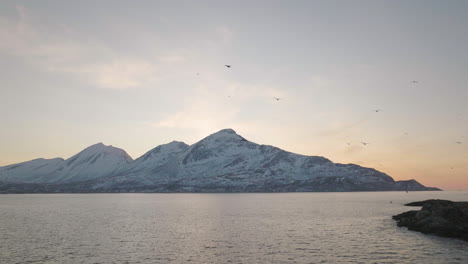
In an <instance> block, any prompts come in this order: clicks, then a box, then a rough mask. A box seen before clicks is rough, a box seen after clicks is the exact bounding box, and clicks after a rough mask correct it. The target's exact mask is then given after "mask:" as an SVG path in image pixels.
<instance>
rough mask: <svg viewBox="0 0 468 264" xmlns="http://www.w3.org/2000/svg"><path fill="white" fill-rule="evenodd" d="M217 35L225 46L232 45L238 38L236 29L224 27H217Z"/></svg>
mask: <svg viewBox="0 0 468 264" xmlns="http://www.w3.org/2000/svg"><path fill="white" fill-rule="evenodd" d="M216 34H217V35H218V37H219V39H220V40H221V42H222V43H223V44H230V43H231V42H232V41H233V40H234V39H235V37H236V33H235V31H234V29H232V28H230V27H228V26H224V25H223V26H218V27H216Z"/></svg>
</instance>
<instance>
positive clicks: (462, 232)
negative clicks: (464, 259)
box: [392, 200, 468, 241]
mask: <svg viewBox="0 0 468 264" xmlns="http://www.w3.org/2000/svg"><path fill="white" fill-rule="evenodd" d="M405 205H406V206H422V208H421V210H419V211H408V212H404V213H402V214H399V215H395V216H393V217H392V218H393V219H395V220H396V221H397V225H398V226H399V227H402V226H403V227H407V228H408V230H413V231H419V232H422V233H426V234H434V235H437V236H442V237H451V238H459V239H462V240H465V241H468V202H452V201H448V200H426V201H419V202H413V203H408V204H405Z"/></svg>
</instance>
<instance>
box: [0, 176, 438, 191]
mask: <svg viewBox="0 0 468 264" xmlns="http://www.w3.org/2000/svg"><path fill="white" fill-rule="evenodd" d="M406 190H409V191H440V189H437V188H430V187H425V186H423V185H420V184H414V183H413V184H406V182H405V184H401V182H393V183H381V184H376V183H356V182H353V181H352V180H350V179H343V178H342V177H317V178H315V179H312V180H306V181H298V180H297V181H292V182H289V183H277V182H275V181H265V182H262V183H259V184H240V185H236V184H231V185H228V184H223V185H221V184H220V185H204V184H199V185H196V186H194V185H187V184H185V183H184V182H183V181H172V182H169V183H161V184H157V185H143V186H142V185H141V184H138V183H137V182H131V181H130V182H126V183H122V184H119V185H113V186H112V187H99V188H96V185H95V181H83V182H77V183H68V184H36V183H7V182H0V193H126V192H127V193H129V192H131V193H134V192H138V193H168V192H171V193H251V192H369V191H406Z"/></svg>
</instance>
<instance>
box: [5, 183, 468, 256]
mask: <svg viewBox="0 0 468 264" xmlns="http://www.w3.org/2000/svg"><path fill="white" fill-rule="evenodd" d="M429 198H438V199H450V200H454V201H462V200H463V201H468V192H410V193H408V194H407V193H404V192H369V193H276V194H38V195H35V194H34V195H33V194H31V195H0V263H468V242H464V241H461V240H455V239H447V238H439V237H435V236H431V235H424V234H421V233H418V232H412V231H408V230H406V229H405V228H398V227H397V226H396V224H395V222H394V220H392V219H391V216H392V215H395V214H398V213H401V212H404V211H407V210H411V208H410V207H405V206H402V204H404V203H406V202H411V201H417V200H423V199H429ZM390 202H391V203H390Z"/></svg>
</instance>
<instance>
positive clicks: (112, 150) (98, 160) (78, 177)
mask: <svg viewBox="0 0 468 264" xmlns="http://www.w3.org/2000/svg"><path fill="white" fill-rule="evenodd" d="M132 161H133V159H132V158H131V157H130V156H129V155H128V154H127V153H126V152H125V151H124V150H123V149H119V148H116V147H113V146H106V145H104V144H102V143H98V144H95V145H92V146H90V147H87V148H86V149H84V150H83V151H81V152H80V153H78V154H76V155H74V156H73V157H71V158H69V159H67V160H65V166H64V168H63V170H62V172H61V175H60V176H59V177H58V178H57V179H56V181H55V182H71V181H74V182H76V181H85V180H91V179H96V178H99V177H103V176H107V175H110V174H113V173H116V172H118V171H120V170H122V169H124V168H126V167H127V166H128V165H129V164H130V163H131V162H132Z"/></svg>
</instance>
